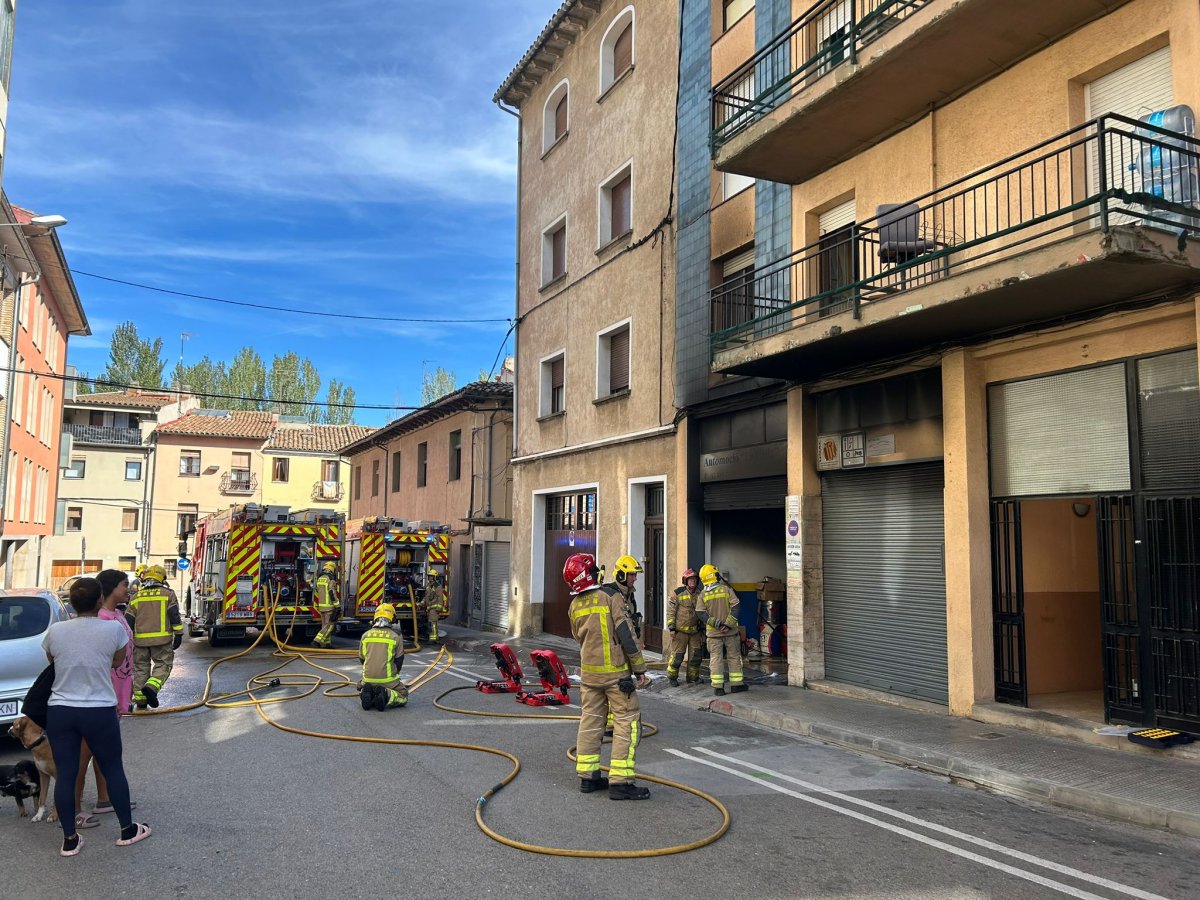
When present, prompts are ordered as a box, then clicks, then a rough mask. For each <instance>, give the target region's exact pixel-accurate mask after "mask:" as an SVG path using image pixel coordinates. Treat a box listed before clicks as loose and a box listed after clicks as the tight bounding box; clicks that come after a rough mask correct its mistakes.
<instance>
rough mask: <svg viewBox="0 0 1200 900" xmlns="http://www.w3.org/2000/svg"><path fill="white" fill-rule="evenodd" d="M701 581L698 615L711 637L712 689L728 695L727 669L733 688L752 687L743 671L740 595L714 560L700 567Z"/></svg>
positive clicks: (710, 667) (732, 689)
mask: <svg viewBox="0 0 1200 900" xmlns="http://www.w3.org/2000/svg"><path fill="white" fill-rule="evenodd" d="M700 582H701V584H703V585H704V592H703V593H702V594H701V595H700V602H698V603H697V604H696V615H697V617H699V619H700V621H701V622H703V623H704V630H705V634H706V635H707V637H708V671H709V673H710V674H711V675H712V685H713V693H714V694H716V695H717V696H718V697H722V696H724V695H725V672H726V670H728V672H729V689H730V691H732V692H733V693H735V694H738V693H741V692H742V691H745V690H748V689H749V688H748V687H747V685H746V682H745V676H743V674H742V640H741V632H740V631H739V630H738V596H737V594H736V593H734V592H733V590H731V589H730V587H729V586H728V585H727V584H726V583H725V582H724V581H723V580H722V578H721V573H720V572H718V571H717V567H716V566H714V565H712V564H711V563H706V564H704V565H703V566H701V567H700Z"/></svg>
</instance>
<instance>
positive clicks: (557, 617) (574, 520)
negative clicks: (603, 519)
mask: <svg viewBox="0 0 1200 900" xmlns="http://www.w3.org/2000/svg"><path fill="white" fill-rule="evenodd" d="M545 502H546V535H545V540H546V552H545V560H546V567H545V571H544V573H543V582H542V603H543V606H542V630H543V631H545V632H546V633H547V634H557V635H560V636H561V637H570V636H571V621H570V618H569V617H568V615H567V611H568V607H570V605H571V594H570V592H569V591H568V590H567V585H566V583H565V582H564V581H563V577H562V572H563V566H564V565H565V564H566V562H567V559H568V558H569V557H570V556H571V555H573V554H575V553H591V554H592V555H593V556H595V554H596V493H595V491H589V492H585V493H576V494H554V495H551V496H549V497H546V501H545Z"/></svg>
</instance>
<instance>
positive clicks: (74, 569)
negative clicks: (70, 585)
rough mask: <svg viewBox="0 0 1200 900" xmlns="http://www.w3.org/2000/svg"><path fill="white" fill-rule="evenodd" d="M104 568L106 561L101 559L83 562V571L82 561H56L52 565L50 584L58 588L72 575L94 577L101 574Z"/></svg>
mask: <svg viewBox="0 0 1200 900" xmlns="http://www.w3.org/2000/svg"><path fill="white" fill-rule="evenodd" d="M103 566H104V561H103V560H100V559H88V560H84V561H83V566H82V569H81V568H80V561H79V560H77V559H56V560H54V561H53V562H52V563H51V564H50V583H51V584H52V585H54V587H56V588H57V587H58V586H59V585H61V584H62V583H63V582H64V581H66V580H67V579H68V578H70V577H71V576H72V575H79V574H81V572H82V574H85V575H94V574H95V573H97V572H99V571H100V569H101V568H103Z"/></svg>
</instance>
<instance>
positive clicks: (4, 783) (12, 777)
mask: <svg viewBox="0 0 1200 900" xmlns="http://www.w3.org/2000/svg"><path fill="white" fill-rule="evenodd" d="M40 778H41V776H40V774H39V772H38V767H37V766H36V765H34V762H33V760H31V759H23V760H21V761H20V762H19V763H17V764H16V765H15V766H0V795H3V796H5V797H12V798H13V799H15V800H16V801H17V809H19V810H20V816H21V817H22V818H23V817H25V816H27V815H28V813H27V812H25V798H26V797H36V796H37V794H38V783H39V780H40Z"/></svg>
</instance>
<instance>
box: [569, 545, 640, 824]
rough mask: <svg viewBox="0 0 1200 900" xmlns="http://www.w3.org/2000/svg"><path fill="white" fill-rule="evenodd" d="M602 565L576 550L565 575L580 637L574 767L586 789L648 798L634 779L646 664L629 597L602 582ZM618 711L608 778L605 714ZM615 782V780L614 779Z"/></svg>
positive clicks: (574, 627) (574, 632)
mask: <svg viewBox="0 0 1200 900" xmlns="http://www.w3.org/2000/svg"><path fill="white" fill-rule="evenodd" d="M599 579H600V570H599V569H598V568H597V567H596V558H595V557H594V556H592V555H591V554H590V553H575V554H572V555H571V556H569V557H568V558H567V562H566V565H564V566H563V580H564V581H565V582H566V583H567V587H568V588H569V589H570V591H571V593H572V594H573V595H574V596H573V599H572V600H571V606H570V609H569V611H568V615H569V617H570V620H571V635H572V637H574V638H575V640H577V641H578V642H579V661H580V666H579V668H580V672H581V673H582V675H581V682H582V683H581V684H580V688H579V705H580V706H581V707H582V708H583V709H582V714H581V715H580V717H579V734H578V736H577V738H576V741H575V752H576V754H577V756H576V758H575V771H576V773H577V774H578V775H579V779H580V781H579V789H580V791H582V792H583V793H585V794H590V793H592V792H593V791H599V790H603V789H604V788H608V797H609V799H610V800H645V799H646V798H647V797H649V796H650V791H649V790H648V789H646V788H644V787H639V786H638V785H636V784H634V778H635V770H634V755H635V754H636V753H637V745H638V739H639V737H640V734H641V714H640V711H639V706H638V699H637V694H636V693H635V692H636V690H637V688H638V687H646V686H647V685H649V683H650V681H649V679H647V678H646V663H645V661H644V660H643V659H642V651H641V650H640V649H639V648H638V645H637V640H636V638H635V637H634V634H633V625H632V623H631V622H630V621H629V616H628V615H626V613H625V603H624V599H623V598H622V597H621V596H619V595H616V594H609V593H608V592H606V591H604V590H602V589H601V588H600V585H599ZM609 709H611V710H612V713H613V743H612V761H611V763H610V766H609V775H610V777H609V778H605V777H604V776H603V775H601V774H600V745H601V743H602V742H603V739H604V719H605V716H606V715H607V713H608V711H609ZM610 782H611V783H610Z"/></svg>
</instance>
